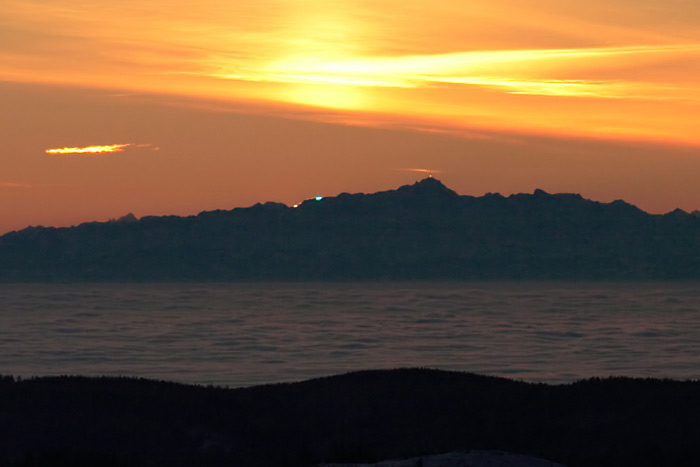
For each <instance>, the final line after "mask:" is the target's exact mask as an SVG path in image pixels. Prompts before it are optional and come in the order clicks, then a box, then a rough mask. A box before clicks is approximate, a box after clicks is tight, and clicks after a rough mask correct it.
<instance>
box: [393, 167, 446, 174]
mask: <svg viewBox="0 0 700 467" xmlns="http://www.w3.org/2000/svg"><path fill="white" fill-rule="evenodd" d="M394 170H399V171H401V172H418V173H425V174H439V173H442V170H433V169H413V168H411V169H409V168H399V169H394Z"/></svg>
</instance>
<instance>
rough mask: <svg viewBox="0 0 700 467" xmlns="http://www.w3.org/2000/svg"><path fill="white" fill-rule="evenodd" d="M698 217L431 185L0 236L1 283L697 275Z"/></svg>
mask: <svg viewBox="0 0 700 467" xmlns="http://www.w3.org/2000/svg"><path fill="white" fill-rule="evenodd" d="M697 278H700V216H698V215H697V213H693V214H689V213H686V212H684V211H681V210H676V211H673V212H670V213H668V214H664V215H652V214H648V213H646V212H644V211H642V210H640V209H638V208H637V207H635V206H633V205H630V204H628V203H626V202H624V201H614V202H612V203H600V202H596V201H590V200H587V199H584V198H583V197H581V196H580V195H578V194H548V193H546V192H544V191H542V190H535V192H534V193H532V194H515V195H511V196H508V197H504V196H501V195H499V194H487V195H484V196H482V197H472V196H462V195H459V194H457V193H455V192H454V191H453V190H451V189H449V188H447V187H446V186H445V185H443V184H442V183H441V182H440V181H439V180H437V179H435V178H426V179H424V180H421V181H419V182H417V183H415V184H413V185H406V186H402V187H400V188H398V189H396V190H389V191H384V192H378V193H373V194H363V193H357V194H348V193H342V194H340V195H338V196H335V197H329V198H322V199H310V200H307V201H304V202H303V203H301V204H300V205H299V206H298V207H296V208H293V207H288V206H286V205H284V204H280V203H265V204H256V205H254V206H251V207H248V208H236V209H232V210H217V211H208V212H202V213H200V214H198V215H196V216H189V217H177V216H164V217H154V216H149V217H143V218H141V219H136V218H135V217H134V216H133V215H128V216H125V217H124V218H122V219H118V220H115V221H110V222H103V223H99V222H93V223H85V224H81V225H79V226H76V227H69V228H51V227H49V228H46V227H30V228H27V229H24V230H22V231H18V232H11V233H8V234H5V235H3V236H2V237H0V280H4V281H24V280H29V281H34V280H369V279H372V280H374V279H387V280H412V279H425V280H432V279H622V280H626V279H629V280H632V279H634V280H637V279H697Z"/></svg>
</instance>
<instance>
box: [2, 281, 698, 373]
mask: <svg viewBox="0 0 700 467" xmlns="http://www.w3.org/2000/svg"><path fill="white" fill-rule="evenodd" d="M699 286H700V284H698V283H674V282H659V283H568V282H544V283H522V282H520V283H505V282H486V283H481V282H462V283H423V282H417V283H410V282H403V283H392V282H388V283H351V284H347V283H311V284H309V283H301V284H276V283H275V284H269V283H254V284H242V283H221V284H202V283H177V284H116V283H114V284H2V285H0V373H1V374H13V375H16V376H22V377H30V376H45V375H63V374H79V375H125V376H138V377H147V378H157V379H164V380H171V381H179V382H186V383H197V384H215V385H226V386H231V387H236V386H249V385H255V384H263V383H276V382H286V381H299V380H304V379H308V378H313V377H318V376H325V375H332V374H338V373H344V372H348V371H353V370H360V369H377V368H397V367H416V366H420V367H430V368H442V369H450V370H460V371H469V372H475V373H481V374H489V375H497V376H506V377H509V378H515V379H522V380H526V381H542V382H550V383H562V382H569V381H574V380H577V379H581V378H587V377H591V376H601V377H604V376H610V375H623V376H634V377H656V378H662V377H668V378H675V379H700V287H699Z"/></svg>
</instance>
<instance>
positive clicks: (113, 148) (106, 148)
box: [45, 143, 160, 155]
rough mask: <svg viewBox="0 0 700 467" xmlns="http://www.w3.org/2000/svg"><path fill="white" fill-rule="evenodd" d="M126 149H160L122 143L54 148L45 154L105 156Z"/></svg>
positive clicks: (151, 146)
mask: <svg viewBox="0 0 700 467" xmlns="http://www.w3.org/2000/svg"><path fill="white" fill-rule="evenodd" d="M127 148H134V149H136V148H149V149H151V150H152V151H158V150H159V149H160V148H159V147H157V146H154V145H152V144H133V143H123V144H108V145H101V146H84V147H70V148H55V149H47V150H46V151H45V152H46V154H52V155H56V154H105V153H114V152H122V151H125V150H126V149H127Z"/></svg>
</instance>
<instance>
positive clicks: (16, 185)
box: [0, 182, 31, 188]
mask: <svg viewBox="0 0 700 467" xmlns="http://www.w3.org/2000/svg"><path fill="white" fill-rule="evenodd" d="M29 187H31V185H28V184H26V183H16V182H0V188H29Z"/></svg>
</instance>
